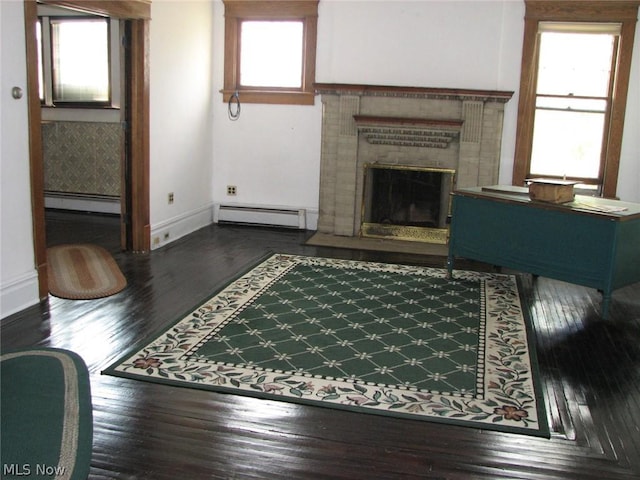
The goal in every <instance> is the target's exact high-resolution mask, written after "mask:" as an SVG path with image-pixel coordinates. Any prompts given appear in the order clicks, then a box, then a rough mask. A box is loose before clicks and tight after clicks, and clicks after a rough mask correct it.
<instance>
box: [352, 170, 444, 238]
mask: <svg viewBox="0 0 640 480" xmlns="http://www.w3.org/2000/svg"><path fill="white" fill-rule="evenodd" d="M454 177H455V171H454V170H450V169H441V168H426V167H414V166H401V165H380V164H367V165H365V184H364V195H363V201H362V224H361V228H360V234H361V235H362V236H363V237H375V238H393V239H398V240H410V241H421V242H430V243H440V244H446V243H447V241H448V236H449V221H448V220H449V215H450V196H451V191H452V188H453V185H454V181H455V178H454Z"/></svg>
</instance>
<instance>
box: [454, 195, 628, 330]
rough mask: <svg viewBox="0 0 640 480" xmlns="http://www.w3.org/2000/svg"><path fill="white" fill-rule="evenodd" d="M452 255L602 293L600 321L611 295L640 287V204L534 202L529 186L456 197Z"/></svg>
mask: <svg viewBox="0 0 640 480" xmlns="http://www.w3.org/2000/svg"><path fill="white" fill-rule="evenodd" d="M452 200H453V201H452V217H451V230H450V238H449V257H448V261H447V267H448V270H449V275H452V274H453V265H454V260H455V258H456V257H461V258H467V259H471V260H478V261H481V262H485V263H489V264H492V265H496V266H501V267H506V268H511V269H514V270H517V271H521V272H528V273H532V274H534V275H539V276H542V277H548V278H554V279H557V280H562V281H565V282H569V283H575V284H578V285H583V286H586V287H591V288H595V289H598V290H600V291H601V292H602V294H603V297H602V316H603V317H605V318H606V317H607V315H608V309H609V304H610V302H611V292H612V291H613V290H615V289H617V288H621V287H624V286H626V285H630V284H632V283H635V282H638V281H640V205H639V204H634V203H626V202H620V201H616V200H608V199H603V198H595V197H587V196H579V195H576V197H575V200H574V201H573V202H570V203H565V204H560V205H556V204H550V203H544V202H537V201H532V200H530V199H529V197H528V195H527V189H526V188H519V187H510V186H499V185H497V186H492V187H476V188H468V189H461V190H458V191H456V192H454V194H453V199H452Z"/></svg>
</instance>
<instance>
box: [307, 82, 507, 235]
mask: <svg viewBox="0 0 640 480" xmlns="http://www.w3.org/2000/svg"><path fill="white" fill-rule="evenodd" d="M316 93H317V94H320V95H321V98H322V104H323V121H322V154H321V163H320V215H319V219H318V232H320V233H324V234H329V235H339V236H347V237H357V236H359V235H360V226H361V223H362V205H363V198H364V192H363V190H364V184H365V181H364V180H365V178H364V177H365V166H366V165H367V164H378V165H390V166H400V165H401V166H406V167H411V168H416V167H417V168H439V169H440V168H441V169H451V170H454V171H455V181H454V185H453V188H454V189H455V188H464V187H473V186H480V185H492V184H496V183H497V182H498V168H499V164H500V145H501V140H502V122H503V116H504V104H505V103H506V102H508V101H509V99H510V98H511V96H512V95H513V92H502V91H485V90H457V89H446V88H418V87H391V86H372V85H348V84H316Z"/></svg>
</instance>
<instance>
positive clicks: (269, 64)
mask: <svg viewBox="0 0 640 480" xmlns="http://www.w3.org/2000/svg"><path fill="white" fill-rule="evenodd" d="M224 4H225V54H224V55H225V59H224V64H225V67H224V68H225V72H224V88H223V90H222V94H223V100H224V101H225V102H226V101H229V98H230V97H231V96H232V95H233V94H234V93H236V92H237V93H238V95H239V98H240V101H241V102H243V103H281V104H301V105H313V103H314V97H315V93H314V87H313V84H314V82H315V58H316V54H315V47H316V29H317V18H318V0H301V1H296V2H291V1H286V0H272V1H268V2H265V1H260V0H224Z"/></svg>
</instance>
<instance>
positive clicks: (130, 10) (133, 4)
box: [24, 0, 150, 300]
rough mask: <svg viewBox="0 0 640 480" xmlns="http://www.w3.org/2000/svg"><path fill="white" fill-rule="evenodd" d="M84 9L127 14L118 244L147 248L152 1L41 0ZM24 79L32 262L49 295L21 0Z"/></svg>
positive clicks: (31, 62) (36, 107)
mask: <svg viewBox="0 0 640 480" xmlns="http://www.w3.org/2000/svg"><path fill="white" fill-rule="evenodd" d="M40 3H43V4H49V5H54V6H64V7H67V8H72V9H76V10H80V11H83V12H85V13H90V14H97V15H101V16H105V17H111V18H118V19H121V20H125V24H126V28H127V30H128V32H129V44H128V49H127V53H126V55H125V56H126V58H127V60H126V64H127V67H126V69H127V72H126V76H127V81H126V82H125V84H126V87H125V96H126V100H125V105H126V108H125V123H126V125H127V129H126V133H125V147H124V148H125V155H124V157H125V158H126V161H125V162H123V166H122V191H121V199H122V201H121V222H120V223H121V225H120V246H121V248H122V249H123V250H127V251H134V252H146V251H148V250H149V248H150V225H149V81H148V79H149V64H148V50H149V20H150V5H149V3H148V2H146V1H142V0H128V1H122V2H101V1H95V0H42V1H41V2H40ZM24 5H25V32H26V45H27V83H28V92H29V97H28V102H29V107H28V108H29V150H30V165H31V195H32V208H33V231H34V250H35V259H36V268H37V271H38V281H39V296H40V299H41V300H43V299H45V298H46V297H47V296H48V281H47V253H46V245H47V243H46V224H45V205H44V162H43V149H42V125H41V122H42V112H41V106H40V98H39V95H38V55H37V43H36V42H37V39H36V26H37V2H36V1H35V0H25V2H24Z"/></svg>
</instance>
